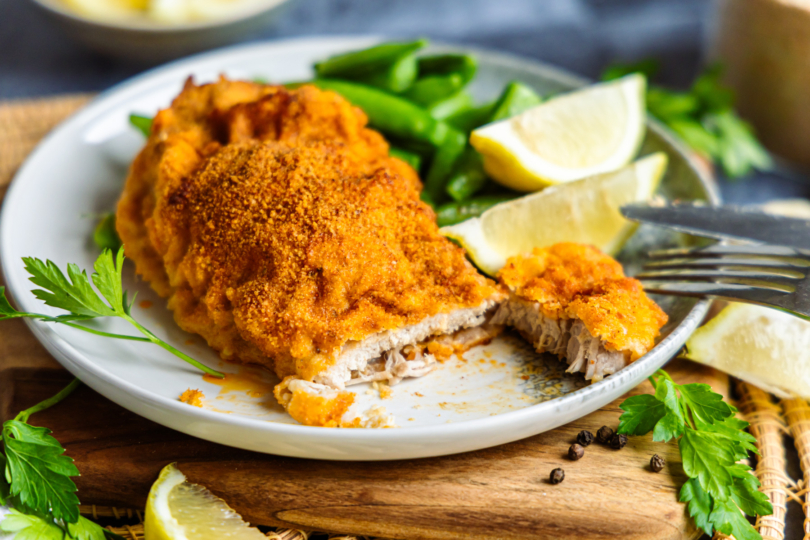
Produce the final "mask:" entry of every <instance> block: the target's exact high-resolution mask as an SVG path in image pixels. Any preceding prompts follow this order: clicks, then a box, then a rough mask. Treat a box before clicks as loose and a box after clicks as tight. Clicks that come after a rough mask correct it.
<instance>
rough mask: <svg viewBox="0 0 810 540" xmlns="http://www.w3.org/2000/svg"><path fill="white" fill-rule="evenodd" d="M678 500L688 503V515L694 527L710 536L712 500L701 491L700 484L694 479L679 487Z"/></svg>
mask: <svg viewBox="0 0 810 540" xmlns="http://www.w3.org/2000/svg"><path fill="white" fill-rule="evenodd" d="M679 500H680V501H681V502H684V503H688V508H689V515H690V516H692V519H693V520H694V521H695V525H697V526H698V528H699V529H703V531H704V532H705V533H706V534H708V535H709V536H711V535H712V528H713V527H712V522H711V521H709V515H710V514H711V513H712V498H711V496H709V494H708V493H706V492H705V491H703V488H702V487H700V483H699V482H698V481H697V480H695V479H694V478H690V479H689V480H687V481H686V482H685V483H684V484H683V487H681V495H680V499H679Z"/></svg>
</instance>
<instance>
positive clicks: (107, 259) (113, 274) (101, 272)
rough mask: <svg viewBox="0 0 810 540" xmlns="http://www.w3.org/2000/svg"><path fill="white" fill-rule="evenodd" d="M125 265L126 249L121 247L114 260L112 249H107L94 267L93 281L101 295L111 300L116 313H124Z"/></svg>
mask: <svg viewBox="0 0 810 540" xmlns="http://www.w3.org/2000/svg"><path fill="white" fill-rule="evenodd" d="M123 266H124V250H123V249H119V250H118V255H116V257H115V260H114V261H113V254H112V251H110V250H107V249H105V250H104V251H103V252H102V253H101V255H99V257H98V259H96V262H95V264H94V265H93V268H94V269H95V271H96V273H95V274H93V283H95V285H96V288H98V290H99V292H100V293H101V295H102V296H103V297H104V298H105V299H106V300H107V302H109V304H110V307H111V308H112V310H113V312H114V313H115V314H116V315H124V314H125V311H124V303H123V302H124V289H123V287H122V285H121V280H122V275H121V273H122V271H123Z"/></svg>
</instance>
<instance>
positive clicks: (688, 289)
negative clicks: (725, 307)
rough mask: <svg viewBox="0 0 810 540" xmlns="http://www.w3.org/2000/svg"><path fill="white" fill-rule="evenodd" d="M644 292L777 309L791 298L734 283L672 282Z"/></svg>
mask: <svg viewBox="0 0 810 540" xmlns="http://www.w3.org/2000/svg"><path fill="white" fill-rule="evenodd" d="M644 290H645V291H647V292H648V293H653V294H666V295H673V296H690V297H698V298H702V297H704V296H715V297H718V298H725V299H728V300H738V301H742V302H749V303H754V304H763V305H766V306H771V307H775V308H779V309H785V308H786V306H785V300H786V299H788V298H789V297H790V296H791V294H790V293H788V292H786V291H779V290H774V289H759V288H755V287H751V286H749V285H738V284H734V283H722V284H720V283H701V282H672V283H666V284H665V285H662V286H656V285H651V286H645V287H644Z"/></svg>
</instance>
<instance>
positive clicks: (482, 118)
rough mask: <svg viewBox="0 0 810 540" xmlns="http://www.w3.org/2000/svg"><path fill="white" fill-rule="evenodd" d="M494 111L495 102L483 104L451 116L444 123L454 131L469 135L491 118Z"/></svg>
mask: <svg viewBox="0 0 810 540" xmlns="http://www.w3.org/2000/svg"><path fill="white" fill-rule="evenodd" d="M494 110H495V102H494V101H493V102H491V103H485V104H484V105H480V106H478V107H471V108H469V109H462V110H460V111H459V112H457V113H455V114H451V115H450V116H448V117H447V118H445V121H446V122H447V123H448V124H450V125H451V126H453V127H454V128H456V129H460V130H461V131H463V132H464V133H469V132H471V131H472V130H474V129H475V128H477V127H481V126H483V125H484V124H486V123H487V122H489V119H490V118H492V111H494Z"/></svg>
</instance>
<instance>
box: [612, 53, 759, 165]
mask: <svg viewBox="0 0 810 540" xmlns="http://www.w3.org/2000/svg"><path fill="white" fill-rule="evenodd" d="M658 67H659V66H658V63H657V62H656V61H654V60H651V59H648V60H643V61H641V62H638V63H635V64H622V65H618V64H617V65H614V66H611V67H609V68H607V69H606V70H605V72H604V73H603V75H602V78H603V79H605V80H612V79H616V78H619V77H622V76H624V75H627V74H629V73H642V74H644V75H646V76H647V78H650V77H652V76H653V75H655V73H656V72H657V71H658ZM721 73H722V68H721V66H720V65H719V64H715V65H713V66H710V67H709V68H708V69H706V71H704V72H703V73H702V74H701V75H700V76H699V77H698V78H697V79H695V82H694V83H693V84H692V87H691V88H690V89H689V90H688V91H686V92H675V91H672V90H668V89H666V88H662V87H660V86H654V85H651V86H650V87H649V89H648V90H647V112H649V113H650V114H651V115H653V116H655V117H656V118H657V119H658V120H660V121H661V122H663V123H664V124H666V125H667V126H668V127H669V128H670V129H672V130H673V131H674V132H675V133H677V134H678V135H680V136H681V138H682V139H683V140H684V141H685V142H686V144H688V145H689V146H691V147H692V148H693V149H694V150H695V151H697V152H698V153H700V154H702V155H703V156H704V157H706V158H707V159H709V160H710V161H712V162H716V163H719V164H720V165H722V167H723V171H724V172H725V173H726V176H728V177H729V178H738V177H741V176H745V175H746V174H748V173H750V172H751V171H752V170H753V169H759V170H767V169H770V168H771V167H772V165H773V163H772V160H771V157H770V155H769V154H768V152H767V151H766V150H765V149H764V148H763V147H762V145H760V143H759V141H757V139H756V136H755V135H754V130H753V128H752V127H751V125H750V124H748V123H747V122H745V121H744V120H742V119H741V118H740V117H739V116H737V114H736V113H735V112H734V93H733V92H732V90H731V89H729V88H727V87H725V86H723V85H722V83H721V82H720V75H721Z"/></svg>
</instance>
